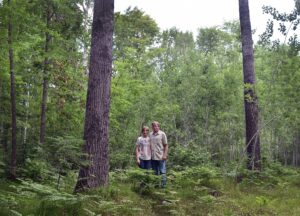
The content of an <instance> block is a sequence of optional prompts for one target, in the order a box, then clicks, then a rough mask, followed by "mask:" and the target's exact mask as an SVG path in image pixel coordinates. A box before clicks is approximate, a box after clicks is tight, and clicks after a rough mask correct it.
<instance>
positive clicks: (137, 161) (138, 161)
mask: <svg viewBox="0 0 300 216" xmlns="http://www.w3.org/2000/svg"><path fill="white" fill-rule="evenodd" d="M140 163H141V161H140V159H139V158H137V159H136V164H137V165H138V166H139V165H140Z"/></svg>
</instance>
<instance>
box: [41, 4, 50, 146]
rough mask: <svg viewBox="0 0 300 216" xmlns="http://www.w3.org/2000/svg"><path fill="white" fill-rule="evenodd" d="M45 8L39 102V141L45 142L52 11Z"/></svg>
mask: <svg viewBox="0 0 300 216" xmlns="http://www.w3.org/2000/svg"><path fill="white" fill-rule="evenodd" d="M46 7H47V9H46V32H45V47H44V52H45V53H44V54H45V59H44V66H43V67H44V68H43V93H42V102H41V124H40V143H41V144H43V143H44V142H45V132H46V109H47V97H48V71H49V57H48V56H47V55H48V52H49V45H50V41H51V35H50V33H49V26H50V22H51V17H52V15H53V12H52V11H51V8H50V7H51V6H50V4H48V5H47V6H46Z"/></svg>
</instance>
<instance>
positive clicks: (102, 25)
mask: <svg viewBox="0 0 300 216" xmlns="http://www.w3.org/2000/svg"><path fill="white" fill-rule="evenodd" d="M113 18H114V0H95V2H94V17H93V25H92V43H91V56H90V69H89V81H88V92H87V102H86V114H85V125H84V141H85V143H84V148H83V150H84V153H86V154H87V155H88V160H89V161H90V164H89V165H88V166H86V167H82V168H81V169H80V171H79V176H78V180H77V184H76V186H75V191H81V190H85V189H89V188H95V187H98V186H107V185H108V172H109V163H108V127H109V106H110V83H111V74H112V45H113V44H112V38H113V23H114V20H113Z"/></svg>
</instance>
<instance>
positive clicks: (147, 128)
mask: <svg viewBox="0 0 300 216" xmlns="http://www.w3.org/2000/svg"><path fill="white" fill-rule="evenodd" d="M144 130H147V131H149V127H147V126H143V127H142V130H141V132H142V133H143V131H144Z"/></svg>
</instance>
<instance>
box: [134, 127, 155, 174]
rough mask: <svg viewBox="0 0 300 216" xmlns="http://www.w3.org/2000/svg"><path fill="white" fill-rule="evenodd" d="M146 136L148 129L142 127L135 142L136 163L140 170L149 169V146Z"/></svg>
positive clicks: (148, 139)
mask: <svg viewBox="0 0 300 216" xmlns="http://www.w3.org/2000/svg"><path fill="white" fill-rule="evenodd" d="M148 134H149V128H148V127H147V126H143V128H142V136H140V137H139V138H138V139H137V141H136V148H135V153H136V163H137V164H138V166H139V167H140V168H142V169H151V145H150V138H149V136H148Z"/></svg>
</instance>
